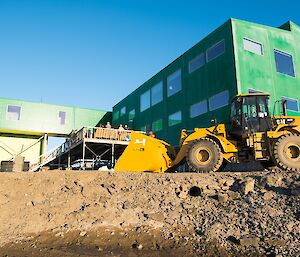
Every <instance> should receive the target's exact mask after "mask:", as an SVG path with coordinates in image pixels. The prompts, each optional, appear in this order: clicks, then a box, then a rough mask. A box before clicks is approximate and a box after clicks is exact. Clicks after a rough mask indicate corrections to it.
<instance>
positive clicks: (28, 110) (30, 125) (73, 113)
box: [0, 98, 107, 135]
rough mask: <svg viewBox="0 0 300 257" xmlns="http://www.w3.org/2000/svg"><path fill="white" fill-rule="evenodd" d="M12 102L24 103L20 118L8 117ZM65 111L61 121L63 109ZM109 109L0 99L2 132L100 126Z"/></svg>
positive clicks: (63, 131)
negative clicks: (9, 106) (61, 122)
mask: <svg viewBox="0 0 300 257" xmlns="http://www.w3.org/2000/svg"><path fill="white" fill-rule="evenodd" d="M8 105H13V106H20V107H21V113H20V120H8V118H7V115H8V114H7V109H8ZM60 111H61V112H65V113H66V118H65V124H60V119H59V112H60ZM106 113H107V112H106V111H101V110H93V109H84V108H78V107H71V106H63V105H53V104H45V103H35V102H29V101H22V100H16V99H6V98H0V131H2V132H3V131H5V132H6V133H8V132H12V133H21V134H39V133H40V134H44V133H48V134H53V135H66V134H69V133H70V132H71V130H73V129H79V128H81V127H83V126H96V125H97V123H98V122H99V120H101V119H102V118H103V117H104V115H105V114H106Z"/></svg>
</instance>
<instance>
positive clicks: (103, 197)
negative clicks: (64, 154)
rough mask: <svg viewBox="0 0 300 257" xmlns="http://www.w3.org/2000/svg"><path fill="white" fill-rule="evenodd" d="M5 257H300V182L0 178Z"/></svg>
mask: <svg viewBox="0 0 300 257" xmlns="http://www.w3.org/2000/svg"><path fill="white" fill-rule="evenodd" d="M0 181H1V185H2V186H1V188H0V206H1V212H0V224H1V226H0V256H66V257H67V256H171V255H173V256H299V255H300V175H299V174H297V173H291V172H283V171H280V170H273V171H257V172H222V173H214V174H195V173H173V174H152V173H115V172H111V171H110V172H106V171H47V172H39V173H28V172H23V173H0Z"/></svg>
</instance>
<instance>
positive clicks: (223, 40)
mask: <svg viewBox="0 0 300 257" xmlns="http://www.w3.org/2000/svg"><path fill="white" fill-rule="evenodd" d="M222 42H224V51H223V52H222V53H221V54H219V55H217V56H215V57H214V58H212V59H210V60H208V51H209V50H211V49H212V48H214V47H216V46H217V45H218V44H220V43H222ZM225 52H226V44H225V39H224V38H223V39H222V40H220V41H218V42H217V43H215V44H214V45H212V46H211V47H209V48H207V49H206V51H205V54H206V63H209V62H211V61H213V60H215V59H217V58H218V57H220V56H221V55H223V54H224V53H225Z"/></svg>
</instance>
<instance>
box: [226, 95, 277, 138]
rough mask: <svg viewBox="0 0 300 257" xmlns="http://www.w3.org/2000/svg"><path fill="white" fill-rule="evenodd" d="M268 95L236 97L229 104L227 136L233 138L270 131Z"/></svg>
mask: <svg viewBox="0 0 300 257" xmlns="http://www.w3.org/2000/svg"><path fill="white" fill-rule="evenodd" d="M268 99H269V95H268V94H263V93H262V94H245V95H237V96H236V97H235V98H234V99H233V100H232V103H231V115H230V123H231V128H230V131H229V134H230V135H231V136H233V137H235V138H239V137H242V136H243V135H245V134H249V133H250V134H253V133H256V132H266V131H269V130H271V128H272V125H271V124H272V123H271V122H272V121H271V117H270V113H269V108H268Z"/></svg>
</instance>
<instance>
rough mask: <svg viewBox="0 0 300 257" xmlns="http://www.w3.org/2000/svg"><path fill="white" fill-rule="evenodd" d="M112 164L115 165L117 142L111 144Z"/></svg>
mask: <svg viewBox="0 0 300 257" xmlns="http://www.w3.org/2000/svg"><path fill="white" fill-rule="evenodd" d="M111 165H112V167H114V166H115V144H112V145H111Z"/></svg>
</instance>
